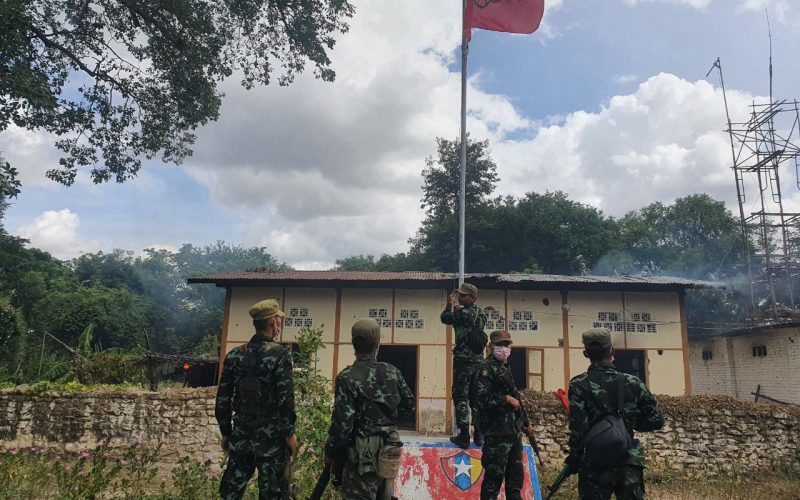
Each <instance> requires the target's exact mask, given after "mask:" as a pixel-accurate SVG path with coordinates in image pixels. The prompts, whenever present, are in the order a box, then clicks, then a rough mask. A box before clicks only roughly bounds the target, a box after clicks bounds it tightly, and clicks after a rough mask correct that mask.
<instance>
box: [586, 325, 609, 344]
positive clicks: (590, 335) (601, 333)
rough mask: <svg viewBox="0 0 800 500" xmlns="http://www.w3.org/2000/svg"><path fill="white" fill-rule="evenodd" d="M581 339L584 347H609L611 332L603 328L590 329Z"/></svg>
mask: <svg viewBox="0 0 800 500" xmlns="http://www.w3.org/2000/svg"><path fill="white" fill-rule="evenodd" d="M581 337H582V340H583V345H584V346H586V347H611V332H609V331H608V330H607V329H605V328H591V329H589V330H586V331H585V332H583V335H582V336H581Z"/></svg>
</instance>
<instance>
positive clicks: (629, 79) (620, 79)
mask: <svg viewBox="0 0 800 500" xmlns="http://www.w3.org/2000/svg"><path fill="white" fill-rule="evenodd" d="M637 79H638V77H637V76H636V75H617V76H615V77H614V83H619V84H621V85H625V84H627V83H633V82H635V81H636V80H637Z"/></svg>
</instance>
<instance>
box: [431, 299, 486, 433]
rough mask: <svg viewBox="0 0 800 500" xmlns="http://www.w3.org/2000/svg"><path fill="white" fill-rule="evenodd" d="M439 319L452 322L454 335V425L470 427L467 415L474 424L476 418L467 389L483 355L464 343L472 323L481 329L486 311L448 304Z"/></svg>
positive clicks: (484, 323)
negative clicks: (474, 351) (454, 308)
mask: <svg viewBox="0 0 800 500" xmlns="http://www.w3.org/2000/svg"><path fill="white" fill-rule="evenodd" d="M476 316H477V318H476ZM440 319H441V321H442V323H444V324H445V325H453V330H454V331H455V337H456V338H455V347H453V405H454V406H455V410H456V426H457V427H458V428H459V429H465V428H466V429H469V422H470V415H471V416H472V422H473V424H474V423H475V422H477V421H478V416H477V411H476V409H475V405H474V404H470V403H471V400H472V398H471V397H470V392H469V391H470V385H471V383H472V380H473V378H474V374H475V370H477V368H478V366H479V365H480V362H481V361H482V360H483V355H482V354H475V353H473V352H472V350H471V349H470V348H469V347H468V346H467V345H466V343H465V342H466V339H467V336H468V335H469V332H470V330H471V329H472V324H473V323H475V322H477V323H478V325H479V326H480V328H481V329H483V328H484V325H486V314H485V313H484V312H483V309H481V308H479V307H478V306H476V305H474V304H473V305H470V306H465V307H460V308H458V309H456V310H453V307H452V306H451V305H450V304H448V305H447V307H446V308H445V310H444V311H442V315H441V317H440Z"/></svg>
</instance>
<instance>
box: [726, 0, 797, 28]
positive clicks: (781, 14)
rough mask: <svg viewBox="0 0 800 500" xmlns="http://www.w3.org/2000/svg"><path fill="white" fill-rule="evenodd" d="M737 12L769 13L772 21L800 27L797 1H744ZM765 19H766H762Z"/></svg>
mask: <svg viewBox="0 0 800 500" xmlns="http://www.w3.org/2000/svg"><path fill="white" fill-rule="evenodd" d="M736 10H737V12H752V13H757V14H761V15H764V11H767V12H769V17H770V20H772V21H776V20H777V21H778V22H780V23H784V24H789V25H795V26H800V11H798V5H797V1H796V0H793V1H790V0H742V2H741V4H740V5H739V7H738V8H737V9H736ZM762 19H764V18H762Z"/></svg>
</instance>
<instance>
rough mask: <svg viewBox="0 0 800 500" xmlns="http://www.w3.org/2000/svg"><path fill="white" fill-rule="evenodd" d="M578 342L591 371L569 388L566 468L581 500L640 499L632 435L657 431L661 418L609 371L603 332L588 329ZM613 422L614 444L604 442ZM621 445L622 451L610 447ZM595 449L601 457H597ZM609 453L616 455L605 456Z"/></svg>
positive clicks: (637, 390)
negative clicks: (574, 476)
mask: <svg viewBox="0 0 800 500" xmlns="http://www.w3.org/2000/svg"><path fill="white" fill-rule="evenodd" d="M582 337H583V345H584V348H585V350H584V351H583V355H584V356H586V357H587V358H589V361H591V366H589V369H588V370H587V371H586V373H582V374H580V375H578V376H577V377H575V378H573V379H572V380H571V381H570V383H569V429H570V436H569V449H570V451H569V455H568V456H567V459H566V464H567V467H568V468H569V470H570V472H571V473H573V474H574V473H577V474H578V493H579V495H580V498H581V499H582V500H583V499H585V500H595V499H597V500H600V499H602V500H606V499H609V498H611V495H612V493H613V494H614V495H615V496H616V498H617V500H634V499H636V500H639V499H643V498H645V494H644V475H643V473H644V467H645V460H644V448H643V447H642V445H641V443H639V441H638V440H635V439H633V432H634V431H635V430H636V431H645V432H646V431H654V430H658V429H661V428H662V427H663V426H664V416H663V415H662V414H661V410H659V408H658V403H657V402H656V400H655V398H654V397H653V395H652V394H651V393H650V391H649V390H648V389H647V387H646V386H645V385H644V383H643V382H642V381H641V380H639V379H638V378H637V377H635V376H633V375H628V374H626V373H622V372H619V371H617V369H616V368H614V365H613V361H614V348H613V347H612V345H611V334H610V332H609V331H608V330H606V329H602V328H593V329H591V330H587V331H585V332H584V333H583V336H582ZM614 418H621V421H618V423H619V427H620V432H618V433H616V434H619V435H621V436H622V438H621V439H619V440H615V439H612V438H611V437H609V436H613V435H614V434H613V431H612V430H610V429H612V428H613V427H614V420H609V419H614ZM623 424H624V427H623ZM623 442H625V445H624V446H622V447H617V446H616V443H623ZM597 443H599V444H597ZM612 445H614V446H612ZM601 448H603V449H604V450H606V451H604V452H602V453H598V452H597V451H596V450H599V449H601ZM609 449H614V450H617V449H618V450H619V452H618V453H617V452H615V453H610V452H609V451H607V450H609ZM615 455H618V456H615Z"/></svg>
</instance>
